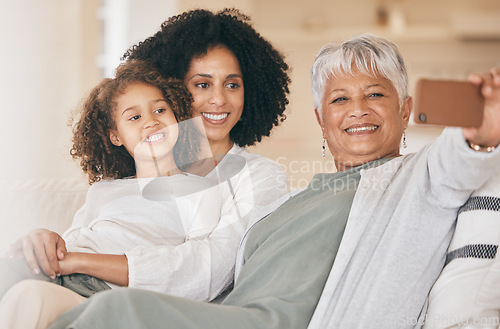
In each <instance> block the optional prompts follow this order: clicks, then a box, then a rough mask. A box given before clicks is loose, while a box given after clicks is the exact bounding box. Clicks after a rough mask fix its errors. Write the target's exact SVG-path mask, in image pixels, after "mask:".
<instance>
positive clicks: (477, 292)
mask: <svg viewBox="0 0 500 329" xmlns="http://www.w3.org/2000/svg"><path fill="white" fill-rule="evenodd" d="M499 244H500V174H499V175H497V176H496V177H494V179H492V180H490V181H489V182H488V183H486V185H485V186H483V187H482V188H481V189H479V190H478V191H476V192H474V193H473V194H472V196H471V197H470V199H469V200H468V201H467V203H466V204H465V205H464V206H463V207H462V208H461V210H460V212H459V215H458V221H457V227H456V231H455V234H454V235H453V239H452V241H451V243H450V246H449V248H448V254H447V257H446V265H445V267H444V269H443V271H442V273H441V275H440V276H439V278H438V280H437V281H436V283H435V284H434V286H433V288H432V290H431V293H430V295H429V308H428V312H427V316H426V326H425V328H450V327H460V328H462V327H467V328H497V327H498V325H499V321H500V316H499V315H500V256H499V255H498V251H497V250H498V246H499Z"/></svg>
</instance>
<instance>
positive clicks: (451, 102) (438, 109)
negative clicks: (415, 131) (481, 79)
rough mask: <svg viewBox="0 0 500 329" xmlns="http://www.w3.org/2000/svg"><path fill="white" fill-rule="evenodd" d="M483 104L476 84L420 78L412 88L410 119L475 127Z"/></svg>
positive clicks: (420, 121)
mask: <svg viewBox="0 0 500 329" xmlns="http://www.w3.org/2000/svg"><path fill="white" fill-rule="evenodd" d="M483 103H484V99H483V96H482V95H481V91H480V88H479V86H475V85H473V84H472V83H470V82H468V81H453V80H432V79H420V80H418V81H417V84H416V89H415V100H414V107H413V118H414V121H415V122H417V123H423V124H433V125H443V126H455V127H479V126H480V125H481V123H482V121H483Z"/></svg>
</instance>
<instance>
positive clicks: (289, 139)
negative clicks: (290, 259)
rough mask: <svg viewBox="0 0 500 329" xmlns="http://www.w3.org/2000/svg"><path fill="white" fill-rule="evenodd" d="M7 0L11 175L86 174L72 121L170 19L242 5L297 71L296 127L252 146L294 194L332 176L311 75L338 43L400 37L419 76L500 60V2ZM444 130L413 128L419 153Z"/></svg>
mask: <svg viewBox="0 0 500 329" xmlns="http://www.w3.org/2000/svg"><path fill="white" fill-rule="evenodd" d="M207 2H208V1H200V0H196V1H195V0H64V1H62V0H44V1H38V0H18V1H7V0H1V4H0V22H1V23H0V24H1V27H2V28H1V29H0V40H1V46H0V47H1V52H0V63H1V67H2V71H1V72H2V74H1V75H0V92H1V94H0V96H1V97H0V101H1V110H0V111H1V114H2V116H1V118H2V119H3V120H2V121H3V125H2V128H1V129H0V134H1V138H0V141H1V143H2V151H3V152H2V161H1V168H0V169H1V170H0V175H1V179H4V180H21V179H53V178H72V177H82V180H83V179H84V178H83V176H82V174H81V173H80V169H79V166H78V163H75V162H74V161H73V160H72V159H71V157H70V155H69V148H70V146H71V130H70V128H69V125H68V119H69V117H70V114H71V112H72V111H73V110H74V109H75V108H76V107H77V106H78V104H79V102H80V101H81V100H82V98H84V97H85V96H86V94H87V92H88V91H89V90H90V89H91V88H92V87H93V86H94V85H95V84H97V83H98V82H99V81H100V80H101V79H102V78H104V77H107V76H112V74H113V69H114V68H115V67H116V66H117V65H118V64H119V62H120V57H121V55H122V54H123V53H124V52H125V50H126V49H127V48H128V47H129V46H131V45H133V44H135V43H137V42H139V41H141V40H143V39H145V38H146V37H148V36H150V35H152V34H153V33H155V32H156V31H157V29H158V28H159V26H160V24H161V23H162V22H163V21H164V20H166V19H167V18H168V17H170V16H172V15H176V14H178V13H181V12H182V11H185V10H188V9H193V8H209V9H222V8H224V7H236V8H240V9H241V10H242V11H243V12H244V13H246V14H247V15H249V16H250V17H251V18H252V21H253V24H254V27H255V28H256V29H257V30H258V31H259V32H260V33H261V34H262V35H263V36H264V37H265V38H267V39H268V40H270V41H271V42H272V43H273V44H274V45H275V46H276V47H277V48H278V49H279V50H280V51H281V52H282V53H283V54H284V55H285V56H286V58H287V61H288V63H289V64H290V66H291V67H292V69H293V71H292V85H291V97H290V106H289V108H288V114H287V116H288V118H287V120H286V121H285V122H284V123H283V124H282V125H281V126H280V127H278V128H277V129H275V130H274V132H273V134H272V136H271V138H267V139H265V140H264V141H263V142H262V143H260V144H259V145H257V146H255V147H252V148H251V151H253V152H256V153H260V154H264V155H266V156H268V157H270V158H272V159H274V160H276V161H278V162H279V163H280V164H281V165H283V166H284V168H285V169H286V171H287V173H288V175H289V178H290V184H291V186H292V188H297V187H301V186H305V185H306V183H307V182H308V181H309V180H310V178H311V177H312V176H313V174H314V173H317V172H322V171H323V172H324V171H334V170H335V168H334V166H333V163H332V159H331V157H330V156H327V157H325V158H322V157H321V144H322V137H321V133H320V129H319V127H318V126H317V123H316V120H315V117H314V113H313V103H312V96H311V92H310V78H309V69H310V67H311V64H312V62H313V59H314V56H315V54H316V52H317V51H318V50H319V49H320V47H321V46H322V45H323V44H324V43H326V42H329V41H336V42H341V41H343V40H345V39H346V38H349V37H350V36H352V35H354V34H357V33H362V32H372V33H375V34H378V35H381V36H384V37H387V38H389V39H391V40H392V41H394V42H395V43H396V44H397V45H398V46H399V48H400V50H401V52H402V54H403V56H404V58H405V60H406V64H407V65H408V69H409V76H410V86H411V91H412V92H413V88H414V84H415V80H416V79H418V78H420V77H434V78H447V79H465V78H466V77H467V75H468V74H469V73H470V72H473V71H478V70H479V71H482V70H488V69H489V68H491V67H492V66H494V65H500V1H498V0H474V1H471V0H439V1H436V0H307V1H299V0H231V1H229V0H228V1H225V0H213V1H210V3H209V4H207ZM441 129H442V128H441V127H431V126H421V125H418V126H417V125H415V124H412V125H411V126H410V127H409V128H408V131H407V143H408V148H407V149H404V150H403V151H404V152H413V151H415V150H418V149H419V148H420V147H422V146H423V145H425V144H427V143H429V142H431V141H432V140H433V139H434V138H436V136H437V135H438V134H439V133H440V131H441Z"/></svg>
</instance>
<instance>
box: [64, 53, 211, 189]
mask: <svg viewBox="0 0 500 329" xmlns="http://www.w3.org/2000/svg"><path fill="white" fill-rule="evenodd" d="M137 82H140V83H146V84H148V85H151V86H154V87H157V88H158V89H159V90H160V91H161V92H162V94H163V96H164V97H165V100H166V102H167V104H168V105H169V106H170V108H171V109H172V111H173V112H174V115H175V118H176V119H177V122H181V121H184V120H187V119H189V118H191V103H192V98H191V94H190V93H189V91H188V90H187V88H186V87H185V86H184V84H183V83H182V81H180V80H178V79H174V78H168V79H166V78H164V77H163V76H162V75H161V74H160V73H159V72H158V71H157V70H156V69H155V68H154V67H153V66H152V65H151V64H149V63H147V62H145V61H139V60H130V61H126V62H124V63H122V64H121V65H120V66H118V68H117V69H116V77H115V78H114V79H104V80H103V81H102V82H101V83H100V84H99V85H98V86H96V87H95V88H94V89H93V90H92V91H91V92H90V95H89V97H88V98H87V99H86V101H85V102H84V104H83V106H82V108H81V110H80V113H79V118H78V121H77V122H76V124H75V125H74V127H73V147H72V148H71V150H70V154H71V155H72V156H73V158H74V159H77V158H80V159H81V160H80V165H81V167H82V170H83V172H84V173H86V174H88V178H89V183H90V184H93V183H95V182H98V181H100V180H101V179H106V178H107V179H118V178H125V177H130V176H134V175H135V172H136V168H135V162H134V159H133V158H132V156H131V155H130V154H129V153H128V152H127V150H126V149H125V147H124V146H115V145H113V144H112V143H111V140H110V130H111V129H113V128H114V127H115V124H114V122H113V119H112V113H113V111H114V109H115V107H116V98H117V97H118V96H119V95H120V94H121V93H123V92H124V90H125V88H127V87H128V86H129V85H131V84H133V83H137ZM200 136H201V135H200V134H199V133H198V131H197V130H196V129H194V125H192V124H191V122H189V121H188V122H186V123H183V124H182V125H179V137H178V139H177V142H176V144H175V146H174V149H173V152H174V158H175V160H176V163H177V164H178V165H179V163H180V164H186V163H190V162H193V161H195V160H196V158H197V154H198V152H199V145H200V144H199V137H200Z"/></svg>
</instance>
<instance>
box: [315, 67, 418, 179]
mask: <svg viewBox="0 0 500 329" xmlns="http://www.w3.org/2000/svg"><path fill="white" fill-rule="evenodd" d="M352 73H353V74H352V75H351V74H348V73H344V74H338V73H334V74H332V75H330V77H329V79H328V81H327V82H326V85H325V91H324V94H323V95H324V96H323V102H322V106H321V110H320V111H317V112H318V122H319V124H320V125H321V128H322V130H323V136H324V138H326V140H327V142H328V147H329V149H330V152H331V153H332V155H333V157H334V160H335V163H336V166H337V169H338V170H339V171H342V170H345V169H348V168H350V167H355V166H359V165H361V164H363V163H366V162H369V161H373V160H376V159H379V158H386V157H393V156H398V155H399V144H400V141H401V136H402V135H403V131H404V130H405V129H406V127H407V125H408V119H409V117H410V111H411V99H410V98H408V99H406V100H405V101H404V102H403V104H402V106H400V104H399V102H400V101H399V99H400V97H399V95H398V93H397V91H396V89H395V87H394V85H393V84H392V83H391V81H389V80H388V79H386V78H384V77H382V76H380V75H378V74H374V75H367V74H364V73H362V72H360V71H359V70H358V69H356V68H353V69H352Z"/></svg>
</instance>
